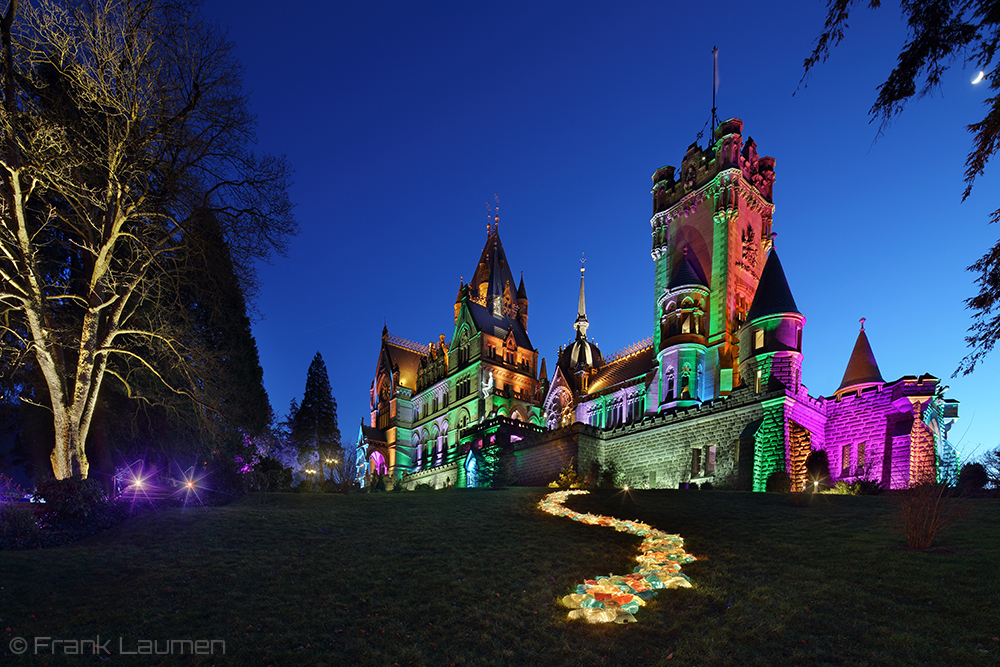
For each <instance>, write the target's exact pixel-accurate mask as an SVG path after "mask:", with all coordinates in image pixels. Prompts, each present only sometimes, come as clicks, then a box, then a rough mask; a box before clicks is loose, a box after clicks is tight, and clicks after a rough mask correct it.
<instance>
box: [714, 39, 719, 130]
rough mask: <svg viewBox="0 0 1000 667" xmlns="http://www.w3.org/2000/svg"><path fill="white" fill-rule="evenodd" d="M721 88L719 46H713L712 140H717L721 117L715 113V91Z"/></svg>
mask: <svg viewBox="0 0 1000 667" xmlns="http://www.w3.org/2000/svg"><path fill="white" fill-rule="evenodd" d="M717 90H719V47H717V46H713V47H712V141H714V140H715V128H716V127H718V126H719V119H718V117H717V116H716V115H715V111H716V108H715V93H716V91H717Z"/></svg>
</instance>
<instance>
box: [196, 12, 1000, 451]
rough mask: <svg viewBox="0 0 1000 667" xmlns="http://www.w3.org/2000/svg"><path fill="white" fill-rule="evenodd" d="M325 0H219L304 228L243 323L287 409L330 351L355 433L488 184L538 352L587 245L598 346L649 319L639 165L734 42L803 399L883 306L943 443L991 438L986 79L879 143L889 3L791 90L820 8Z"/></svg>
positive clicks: (725, 73) (560, 318)
mask: <svg viewBox="0 0 1000 667" xmlns="http://www.w3.org/2000/svg"><path fill="white" fill-rule="evenodd" d="M317 4H318V3H311V2H301V1H298V0H289V1H286V2H284V3H280V4H278V5H276V4H275V3H273V2H258V1H256V0H240V1H239V2H236V1H230V0H207V1H206V4H205V7H204V10H205V13H206V14H207V15H208V16H209V17H211V18H212V19H214V20H216V21H218V22H219V23H220V24H222V25H223V26H228V28H229V36H230V38H231V39H232V40H233V41H234V42H235V43H236V46H237V54H238V57H239V58H240V60H241V61H242V63H243V66H244V67H245V70H246V71H245V88H246V91H247V92H248V93H249V99H250V106H251V109H252V111H253V112H254V113H256V114H257V116H258V119H259V128H258V139H259V142H258V148H259V150H260V151H262V152H271V153H278V154H285V155H287V157H288V159H289V160H290V161H291V163H292V164H293V165H294V167H295V170H296V177H295V185H294V187H293V188H292V192H291V195H292V198H293V200H294V201H295V202H297V204H298V207H297V209H296V217H297V219H298V222H299V224H300V225H301V234H300V235H299V236H298V237H297V238H296V239H295V240H294V241H293V243H292V245H291V249H290V252H289V255H288V257H287V258H277V259H276V260H275V261H274V262H273V264H272V265H270V266H262V267H261V269H260V276H261V278H262V281H263V288H262V291H261V294H260V298H259V300H258V307H259V309H260V311H261V312H262V314H263V319H261V320H260V321H259V322H257V323H256V324H255V326H254V334H255V336H256V339H257V345H258V348H259V350H260V357H261V363H262V365H263V367H264V381H265V385H266V387H267V390H268V393H269V395H270V398H271V403H272V405H273V406H274V409H275V411H276V412H277V413H278V414H279V415H282V414H284V413H285V412H286V411H287V407H288V403H289V400H290V399H291V398H292V397H293V396H294V397H297V398H299V399H300V400H301V397H302V392H303V389H304V387H305V376H306V369H307V368H308V366H309V362H310V360H311V359H312V357H313V355H314V354H315V353H316V352H317V351H319V352H321V353H322V354H323V357H324V359H325V360H326V364H327V368H328V369H329V373H330V382H331V384H332V386H333V392H334V395H335V397H336V399H337V401H338V405H339V416H340V425H341V430H342V432H343V434H344V439H345V441H353V440H354V439H355V438H356V435H357V430H358V424H359V423H360V422H361V420H362V418H367V409H368V404H367V401H368V388H369V384H370V383H371V380H372V378H373V375H374V370H375V363H376V359H377V353H378V347H379V335H380V332H381V329H382V324H383V320H384V321H386V322H387V323H388V326H389V330H390V332H391V333H393V334H396V335H400V336H403V337H406V338H410V339H413V340H416V341H419V342H423V343H427V342H430V341H432V340H437V337H438V334H441V333H443V334H445V336H446V337H448V338H449V339H450V337H451V333H452V326H453V312H454V311H453V303H454V299H455V294H456V292H457V289H458V284H459V277H460V276H463V275H464V276H465V277H466V278H469V277H470V276H471V275H472V272H473V270H474V268H475V265H476V262H477V261H478V258H479V253H480V251H481V249H482V246H483V242H484V240H485V229H486V222H487V216H486V206H485V203H486V202H491V203H492V202H493V197H494V193H499V196H500V216H501V219H500V236H501V238H502V240H503V244H504V247H505V249H506V252H507V257H508V259H509V261H510V264H511V267H512V269H514V271H515V273H517V272H520V271H522V270H523V271H524V278H525V284H526V287H527V291H528V297H529V299H530V317H529V321H528V333H529V335H530V337H531V341H532V344H533V345H534V346H535V348H536V349H538V351H539V353H540V355H541V356H544V357H546V358H547V360H548V363H549V368H552V365H553V361H554V358H555V355H556V350H557V348H558V347H559V345H561V344H563V343H565V342H567V341H568V340H569V339H570V338H571V334H572V333H573V329H572V324H573V320H574V319H575V316H576V301H577V290H578V286H579V258H580V255H581V253H586V256H587V269H588V270H587V312H588V316H589V318H590V322H591V328H590V332H589V333H590V334H591V337H592V338H593V339H595V340H596V341H597V343H598V344H599V345H600V346H601V349H602V350H603V351H604V352H605V354H608V353H610V352H612V351H614V350H617V349H619V348H622V347H624V346H626V345H629V344H630V343H633V342H635V341H637V340H639V339H642V338H644V337H646V336H649V335H650V334H651V333H652V326H653V314H652V313H653V307H652V269H653V263H652V260H651V259H650V256H649V250H650V227H649V218H650V214H651V200H650V194H649V190H650V187H651V180H650V177H651V175H652V174H653V172H654V171H655V170H656V169H657V168H658V167H660V166H662V165H665V164H672V165H676V166H679V164H680V160H681V157H682V156H683V155H684V152H685V150H686V148H687V146H688V145H689V144H691V143H692V142H693V141H695V139H696V135H697V134H698V132H699V131H701V130H702V129H703V127H705V125H706V121H707V120H708V118H709V115H710V111H711V94H712V78H711V76H712V58H711V51H712V47H713V46H715V45H717V46H718V47H719V69H720V86H719V93H718V109H719V116H720V117H721V118H729V117H738V118H742V119H743V120H744V136H745V137H746V136H752V137H753V138H754V139H755V140H756V142H757V144H758V150H759V151H760V153H761V154H762V155H771V156H774V157H775V158H776V160H777V164H776V174H777V182H776V184H775V188H774V201H775V204H776V209H775V215H774V231H776V232H777V233H778V237H777V240H776V247H777V248H778V250H779V252H780V253H781V260H782V264H783V265H784V268H785V272H786V275H787V277H788V282H789V284H790V286H791V289H792V292H793V294H794V296H795V299H796V302H797V304H798V306H799V309H800V310H801V311H802V312H803V314H804V315H805V316H806V318H807V323H806V328H805V333H804V340H803V345H804V351H805V354H806V357H805V362H804V363H803V379H804V382H805V384H806V385H807V386H808V387H809V390H810V393H811V394H813V395H830V394H832V393H833V391H834V390H835V389H836V388H837V387H838V386H839V384H840V380H841V377H842V375H843V372H844V368H845V366H846V364H847V360H848V357H849V356H850V352H851V349H852V347H853V345H854V341H855V338H856V336H857V331H858V319H859V318H860V317H866V318H868V319H867V323H866V330H867V333H868V337H869V340H870V341H871V344H872V347H873V349H874V352H875V355H876V358H877V360H878V363H879V367H880V369H881V371H882V374H883V376H884V377H885V378H886V379H887V380H894V379H896V378H898V377H900V376H902V375H907V374H912V375H919V374H921V373H931V374H933V375H936V376H938V377H941V378H946V382H947V384H950V385H951V390H950V391H949V393H948V397H949V398H955V399H958V400H960V401H961V402H962V405H961V411H960V412H961V419H960V420H959V422H958V423H957V424H956V425H955V427H954V428H953V430H952V432H951V434H950V439H951V441H952V442H953V443H955V444H957V445H958V447H959V449H960V451H962V452H963V453H964V455H965V457H968V456H969V455H970V454H975V453H978V452H982V451H983V450H984V449H986V448H992V447H995V446H997V445H998V444H1000V415H998V410H997V403H998V402H997V391H996V386H997V380H998V377H997V375H998V372H1000V352H998V353H995V354H994V355H993V357H992V358H990V359H989V360H988V361H987V362H986V363H984V364H982V366H981V367H980V368H978V369H977V370H976V372H975V374H974V375H972V376H969V377H964V378H953V379H947V378H949V376H950V375H951V373H952V372H953V371H954V370H955V368H956V367H957V365H958V363H959V361H960V360H961V358H962V357H963V356H964V355H965V354H966V349H965V346H964V340H963V336H964V335H965V330H966V328H967V327H968V325H969V322H970V318H969V313H968V311H966V310H965V307H964V303H963V300H964V299H965V298H967V297H969V296H971V295H972V294H973V293H974V291H975V290H974V285H973V276H972V274H970V273H968V272H967V271H965V267H966V266H968V265H969V264H971V263H972V262H974V261H975V260H976V259H977V258H978V257H980V256H981V255H982V254H983V253H984V252H985V251H986V249H987V248H988V247H989V246H990V245H992V243H994V242H995V241H996V237H997V233H998V229H997V228H995V227H992V228H991V227H989V226H988V225H987V219H988V214H989V212H990V211H991V210H993V209H994V208H996V207H997V206H998V205H1000V201H998V200H997V196H996V194H997V192H1000V187H998V186H1000V180H998V168H997V166H996V165H993V166H992V168H991V169H990V170H989V171H988V172H987V175H986V177H985V178H982V179H981V180H980V181H979V182H978V184H977V186H976V189H975V191H974V194H973V196H972V197H971V198H970V199H969V200H968V201H966V202H965V203H960V200H961V194H962V189H963V184H962V172H963V165H964V159H965V155H966V152H967V150H968V148H969V144H970V135H968V133H967V132H966V131H965V130H964V127H965V126H966V125H967V124H969V123H971V122H975V121H977V120H979V119H981V118H982V116H983V113H984V107H983V106H982V99H983V98H984V96H985V95H984V94H985V92H986V91H985V90H984V89H982V88H981V87H978V86H972V85H970V81H971V79H972V77H973V74H974V72H973V71H972V70H971V69H963V68H962V66H961V64H959V65H958V66H956V67H954V68H953V69H952V70H951V71H950V72H949V73H948V74H947V75H946V76H945V79H944V87H943V89H942V90H941V91H940V92H939V93H937V94H936V95H935V96H934V97H932V98H926V99H923V100H920V101H919V102H916V103H914V104H912V105H911V106H910V107H909V108H908V109H907V110H906V112H905V113H904V114H903V115H902V116H900V117H899V118H898V120H897V121H896V122H895V123H894V124H893V125H892V127H890V128H889V129H888V131H887V132H886V133H885V135H884V136H882V137H880V138H878V139H877V141H876V138H877V130H878V127H877V126H876V125H871V124H869V122H868V121H869V118H868V114H867V112H868V109H869V107H870V106H871V104H872V102H873V101H874V98H875V95H876V87H877V85H878V84H879V83H881V82H882V81H883V80H884V78H885V76H886V74H887V73H888V72H889V70H890V69H891V67H892V65H893V63H894V62H895V55H896V54H897V53H898V50H899V47H900V45H902V44H903V42H904V39H905V30H904V26H903V24H902V22H901V21H900V18H899V14H898V9H896V8H893V7H888V8H886V9H882V10H880V11H877V12H871V11H868V10H862V9H859V10H857V16H856V17H855V18H854V19H853V20H852V21H851V29H850V30H849V31H848V33H847V39H846V41H845V43H843V44H842V45H841V46H840V47H839V48H837V49H836V50H835V51H834V54H833V57H832V58H831V60H830V61H828V62H827V63H826V64H825V65H823V66H821V67H819V68H817V69H816V70H815V72H814V73H813V75H812V76H811V77H810V79H809V82H808V83H809V86H808V87H807V88H799V87H798V85H799V79H800V78H801V75H802V61H803V59H804V58H805V57H806V56H807V55H809V53H810V51H811V48H812V46H813V41H814V39H815V37H816V36H817V35H818V34H819V32H820V31H821V29H822V25H823V19H824V17H825V3H824V2H802V1H801V0H798V1H788V2H768V1H763V2H756V3H746V2H728V1H717V2H714V3H710V4H708V5H703V6H697V4H698V3H680V2H660V3H631V2H622V3H615V6H614V7H612V5H611V4H610V3H596V2H572V3H570V2H564V3H547V2H538V1H533V2H510V1H505V2H503V3H498V2H497V3H483V2H422V3H416V2H381V3H370V2H331V3H325V4H324V6H323V8H318V7H317ZM709 7H710V9H709ZM796 91H798V92H796ZM793 94H794V95H793ZM707 135H708V132H707V131H706V136H707ZM702 144H703V145H704V144H705V141H704V140H703V141H702Z"/></svg>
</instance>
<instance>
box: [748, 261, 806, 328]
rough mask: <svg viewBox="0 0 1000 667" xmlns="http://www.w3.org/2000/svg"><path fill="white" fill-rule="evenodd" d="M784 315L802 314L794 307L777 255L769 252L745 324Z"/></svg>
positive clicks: (793, 300)
mask: <svg viewBox="0 0 1000 667" xmlns="http://www.w3.org/2000/svg"><path fill="white" fill-rule="evenodd" d="M784 313H798V314H799V315H801V314H802V313H800V312H799V308H798V306H796V305H795V299H794V298H793V297H792V291H791V290H790V289H788V280H787V279H786V278H785V270H784V269H782V268H781V260H779V259H778V253H777V251H775V250H771V254H770V255H768V256H767V262H766V263H765V264H764V270H763V271H761V272H760V282H758V283H757V292H756V293H755V294H754V296H753V303H751V304H750V311H749V312H748V313H747V322H751V321H753V320H756V319H759V318H761V317H767V316H768V315H781V314H784Z"/></svg>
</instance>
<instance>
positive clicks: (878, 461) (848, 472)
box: [814, 378, 936, 489]
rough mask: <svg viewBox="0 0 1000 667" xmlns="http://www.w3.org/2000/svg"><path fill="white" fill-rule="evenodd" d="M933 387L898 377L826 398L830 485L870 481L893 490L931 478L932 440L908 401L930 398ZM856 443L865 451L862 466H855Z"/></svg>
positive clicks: (912, 379) (915, 379)
mask: <svg viewBox="0 0 1000 667" xmlns="http://www.w3.org/2000/svg"><path fill="white" fill-rule="evenodd" d="M935 384H936V380H927V381H925V380H923V379H922V378H921V379H917V378H903V379H901V380H899V381H897V382H894V383H892V384H886V385H879V386H874V387H870V388H865V389H863V390H861V391H859V392H851V393H848V394H844V395H842V396H841V397H840V399H839V400H832V399H827V401H826V412H827V416H828V419H827V424H826V443H825V445H824V448H825V449H826V450H827V454H828V456H829V457H830V474H831V476H832V477H833V479H834V481H837V480H841V479H843V480H847V481H853V480H854V479H871V480H877V481H880V482H882V483H883V484H885V485H886V486H888V487H889V488H893V489H899V488H906V487H908V486H909V485H910V484H912V483H913V482H914V481H915V480H916V479H918V478H923V477H929V476H932V475H933V466H934V460H933V451H934V449H933V448H934V435H933V433H931V432H930V430H929V429H927V427H926V426H925V425H924V424H923V423H922V421H921V419H920V412H919V408H916V412H915V411H914V410H915V409H914V400H911V399H915V401H916V402H920V399H921V398H923V397H924V396H928V397H930V396H932V395H933V392H934V387H935ZM861 443H864V446H865V461H864V465H862V466H860V467H859V466H858V461H857V457H858V446H859V444H861ZM814 446H815V445H814ZM845 448H846V449H847V451H848V466H847V467H846V469H845V467H844V464H843V462H844V450H845ZM926 452H931V455H929V456H928V455H927V454H926Z"/></svg>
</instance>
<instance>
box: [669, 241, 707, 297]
mask: <svg viewBox="0 0 1000 667" xmlns="http://www.w3.org/2000/svg"><path fill="white" fill-rule="evenodd" d="M685 285H702V286H704V287H708V285H706V284H705V280H704V279H703V278H702V277H701V276H700V275H698V271H697V269H695V268H694V265H693V264H692V263H691V260H690V259H689V258H688V249H687V248H684V255H683V256H682V257H681V261H680V262H678V263H677V268H676V269H675V270H674V275H673V277H671V278H670V285H669V289H674V288H677V287H682V286H685Z"/></svg>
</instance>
